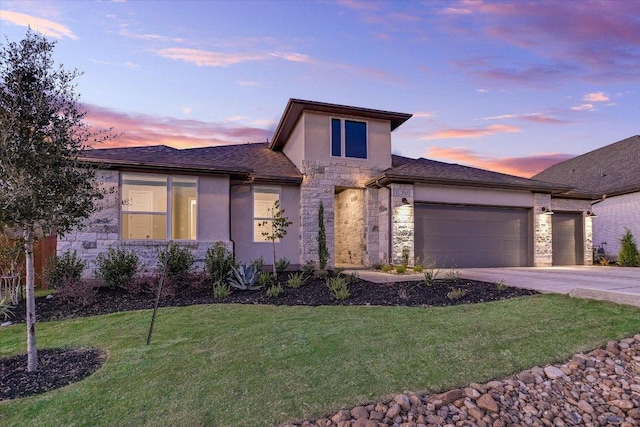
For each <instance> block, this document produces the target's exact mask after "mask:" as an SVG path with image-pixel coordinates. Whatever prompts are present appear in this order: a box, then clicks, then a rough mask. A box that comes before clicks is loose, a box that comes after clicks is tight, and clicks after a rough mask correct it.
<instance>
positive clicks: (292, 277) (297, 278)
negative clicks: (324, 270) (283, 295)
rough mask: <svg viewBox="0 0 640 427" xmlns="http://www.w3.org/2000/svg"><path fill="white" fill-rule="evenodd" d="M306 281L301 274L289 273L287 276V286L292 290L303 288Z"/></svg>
mask: <svg viewBox="0 0 640 427" xmlns="http://www.w3.org/2000/svg"><path fill="white" fill-rule="evenodd" d="M306 281H307V278H306V276H305V275H304V274H303V273H300V272H298V273H291V274H289V279H288V280H287V286H288V287H290V288H293V289H298V288H300V287H302V286H304V283H305V282H306Z"/></svg>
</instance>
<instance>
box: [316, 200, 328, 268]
mask: <svg viewBox="0 0 640 427" xmlns="http://www.w3.org/2000/svg"><path fill="white" fill-rule="evenodd" d="M328 259H329V249H328V248H327V232H326V231H325V229H324V205H323V204H322V202H320V208H319V209H318V263H319V264H320V265H319V267H320V270H324V269H325V268H326V267H327V260H328Z"/></svg>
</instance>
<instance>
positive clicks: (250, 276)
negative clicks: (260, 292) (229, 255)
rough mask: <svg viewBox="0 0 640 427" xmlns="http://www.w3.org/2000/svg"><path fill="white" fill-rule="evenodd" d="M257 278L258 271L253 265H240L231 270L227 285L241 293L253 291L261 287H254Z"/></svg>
mask: <svg viewBox="0 0 640 427" xmlns="http://www.w3.org/2000/svg"><path fill="white" fill-rule="evenodd" d="M258 277H259V275H258V269H257V268H256V266H255V265H254V264H242V265H240V266H238V267H233V268H232V269H231V273H230V274H229V285H231V286H232V287H234V288H236V289H239V290H241V291H253V290H255V289H260V288H261V287H262V286H261V285H257V286H256V282H257V281H258Z"/></svg>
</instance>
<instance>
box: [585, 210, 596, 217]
mask: <svg viewBox="0 0 640 427" xmlns="http://www.w3.org/2000/svg"><path fill="white" fill-rule="evenodd" d="M587 216H589V217H591V218H595V217H597V216H598V215H596V214H595V213H594V212H591V211H587Z"/></svg>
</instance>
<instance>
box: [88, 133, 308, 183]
mask: <svg viewBox="0 0 640 427" xmlns="http://www.w3.org/2000/svg"><path fill="white" fill-rule="evenodd" d="M85 158H86V159H87V160H89V161H91V162H99V163H104V164H106V165H107V166H110V167H133V168H143V169H153V170H168V171H185V172H194V173H213V174H228V175H231V176H233V177H236V178H248V177H249V176H252V177H254V178H256V179H269V180H274V181H285V182H287V181H288V182H293V183H297V182H301V181H302V174H301V173H300V172H299V171H298V169H297V168H296V167H295V165H294V164H293V163H292V162H291V161H290V160H289V159H288V158H287V157H286V156H285V155H284V154H283V153H282V152H277V151H272V150H270V149H269V148H268V144H267V143H255V144H241V145H222V146H214V147H205V148H188V149H182V150H178V149H176V148H171V147H167V146H165V145H156V146H150V147H125V148H105V149H93V150H89V151H87V152H85Z"/></svg>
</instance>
